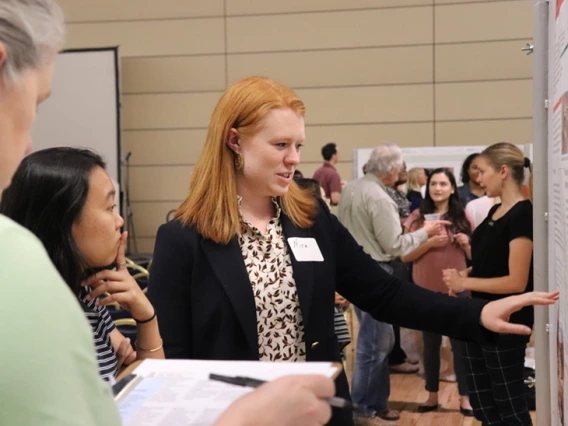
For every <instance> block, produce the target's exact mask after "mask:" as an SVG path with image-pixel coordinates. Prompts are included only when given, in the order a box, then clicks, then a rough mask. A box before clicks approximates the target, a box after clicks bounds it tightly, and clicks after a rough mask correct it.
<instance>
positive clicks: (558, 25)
mask: <svg viewBox="0 0 568 426" xmlns="http://www.w3.org/2000/svg"><path fill="white" fill-rule="evenodd" d="M548 67H549V78H548V99H549V108H548V160H549V162H548V183H549V185H548V199H549V206H548V211H549V220H548V227H549V228H548V229H549V231H548V236H549V238H548V253H549V257H548V266H549V288H550V289H551V290H553V289H556V288H559V289H560V290H561V292H560V301H559V303H558V304H557V306H555V307H554V308H552V309H550V318H549V321H550V325H551V328H550V331H551V333H550V341H551V351H550V355H551V361H552V362H551V365H550V367H551V383H550V387H551V409H552V425H562V426H568V418H567V417H568V412H567V408H568V399H567V398H568V389H567V385H568V384H567V383H566V378H567V377H568V345H567V344H566V336H567V332H568V322H567V321H568V316H567V312H566V307H567V303H568V294H566V293H567V289H568V259H567V253H568V218H567V215H568V4H567V3H566V2H565V1H564V0H552V1H550V6H549V52H548Z"/></svg>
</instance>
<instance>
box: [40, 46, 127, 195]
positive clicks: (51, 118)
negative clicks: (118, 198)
mask: <svg viewBox="0 0 568 426" xmlns="http://www.w3.org/2000/svg"><path fill="white" fill-rule="evenodd" d="M119 93H120V90H119V68H118V49H117V48H104V49H85V50H69V51H64V52H62V53H60V54H59V55H58V56H57V61H56V64H55V72H54V74H53V81H52V84H51V96H50V97H49V98H48V99H47V100H46V101H45V102H43V103H42V104H41V105H40V106H39V108H38V115H37V119H36V122H35V124H34V128H33V131H32V138H33V150H34V151H38V150H41V149H45V148H53V147H58V146H71V147H81V148H89V149H91V150H93V151H95V152H97V153H98V154H99V155H101V156H102V157H103V159H104V160H105V162H106V163H107V171H108V173H109V175H110V177H111V178H112V179H113V180H114V182H115V184H120V182H121V176H120V116H119Z"/></svg>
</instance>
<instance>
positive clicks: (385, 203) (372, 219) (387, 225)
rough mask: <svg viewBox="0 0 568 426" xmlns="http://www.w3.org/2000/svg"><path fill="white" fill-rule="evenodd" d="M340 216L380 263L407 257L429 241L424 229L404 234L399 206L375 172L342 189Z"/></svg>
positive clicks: (338, 210) (338, 214)
mask: <svg viewBox="0 0 568 426" xmlns="http://www.w3.org/2000/svg"><path fill="white" fill-rule="evenodd" d="M337 216H338V218H339V221H340V222H341V223H342V224H343V226H345V227H346V228H347V229H348V230H349V232H351V235H353V238H355V240H356V241H357V242H358V243H359V244H360V245H361V246H362V247H363V249H364V250H365V251H366V252H367V253H369V255H370V256H371V257H372V258H373V259H375V260H376V261H377V262H390V261H391V260H393V258H395V257H399V256H404V255H406V254H408V253H410V252H412V251H414V249H416V247H418V246H419V245H420V244H422V243H423V242H425V241H426V240H428V234H427V233H426V231H425V230H424V229H420V230H418V231H416V232H412V233H410V234H403V233H402V226H401V225H400V217H399V215H398V206H397V205H396V203H395V202H394V201H393V199H392V198H391V197H390V196H389V195H388V194H387V192H386V190H385V186H384V185H383V183H382V182H381V181H380V179H379V178H378V177H377V176H375V175H374V174H373V173H367V174H366V175H365V176H364V177H362V178H360V179H357V180H354V181H352V182H350V183H349V184H348V185H347V186H346V187H345V188H343V190H342V191H341V198H340V199H339V207H338V209H337Z"/></svg>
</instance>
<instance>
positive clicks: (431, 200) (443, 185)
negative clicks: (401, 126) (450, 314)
mask: <svg viewBox="0 0 568 426" xmlns="http://www.w3.org/2000/svg"><path fill="white" fill-rule="evenodd" d="M430 214H439V215H440V218H441V219H444V220H447V221H449V222H451V223H452V226H451V227H450V228H449V229H446V230H445V231H443V233H442V234H440V235H436V236H434V237H431V238H430V239H428V241H426V242H425V243H423V244H422V245H420V246H418V248H417V249H416V250H414V251H413V252H411V253H409V254H408V255H406V256H403V257H402V261H403V262H413V268H412V277H413V280H414V282H415V283H416V284H417V285H419V286H420V287H423V288H426V289H428V290H432V291H436V292H441V293H448V289H447V287H446V285H445V284H444V281H443V277H442V270H443V269H448V268H452V269H453V268H455V269H457V270H462V269H465V268H466V258H467V259H471V248H470V245H469V237H470V235H471V233H472V231H473V228H474V224H473V222H472V220H471V219H470V218H469V217H468V215H467V214H466V212H465V210H464V208H463V207H462V205H461V204H460V201H459V197H458V195H457V193H456V179H455V177H454V175H453V174H452V172H451V171H450V170H448V169H445V168H439V169H435V170H434V171H433V172H432V173H431V174H430V177H429V178H428V182H427V184H426V198H425V199H424V201H422V204H421V205H420V209H419V210H415V211H414V212H413V213H412V214H411V215H410V216H409V217H408V219H407V220H406V223H405V228H408V229H409V230H410V231H415V230H417V229H420V228H421V227H423V226H424V222H425V221H426V220H428V219H429V215H430ZM461 295H463V296H464V297H465V296H466V293H460V295H458V297H459V296H461ZM422 334H423V337H424V372H425V378H426V390H427V391H428V392H429V396H428V400H427V401H426V402H425V403H424V404H422V405H420V406H419V407H418V411H419V412H427V411H432V410H435V409H437V408H438V389H439V375H440V346H441V344H442V335H441V334H439V333H431V332H425V331H423V332H422ZM450 341H451V344H452V349H453V354H454V369H455V372H456V377H457V381H458V390H459V394H460V411H461V413H462V414H463V415H466V416H473V411H472V409H471V405H470V403H469V396H468V389H467V379H466V375H465V365H464V343H463V342H461V341H459V340H455V339H450Z"/></svg>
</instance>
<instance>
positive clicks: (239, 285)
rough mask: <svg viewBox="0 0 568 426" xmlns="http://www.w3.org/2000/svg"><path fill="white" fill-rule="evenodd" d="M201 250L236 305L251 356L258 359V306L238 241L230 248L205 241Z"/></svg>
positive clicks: (229, 246)
mask: <svg viewBox="0 0 568 426" xmlns="http://www.w3.org/2000/svg"><path fill="white" fill-rule="evenodd" d="M202 247H203V251H204V252H205V255H206V256H207V257H208V259H209V261H210V262H211V265H212V266H213V270H214V271H215V275H216V276H217V279H218V280H219V282H220V283H221V285H222V286H223V288H224V290H225V292H226V293H227V296H228V297H229V300H230V301H231V304H232V305H233V308H234V310H235V313H236V314H237V317H238V318H239V321H240V322H241V326H242V327H243V330H244V332H245V336H246V339H247V342H248V344H249V345H250V348H251V350H252V351H253V352H252V353H254V354H256V357H257V358H258V331H257V324H256V304H255V302H254V294H253V291H252V286H251V283H250V279H249V276H248V273H247V270H246V267H245V263H244V261H243V257H242V253H241V248H240V247H239V243H238V241H237V239H236V238H233V239H232V240H231V242H230V243H229V244H227V245H221V244H217V243H215V242H213V241H211V240H202Z"/></svg>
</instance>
